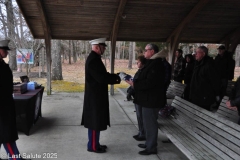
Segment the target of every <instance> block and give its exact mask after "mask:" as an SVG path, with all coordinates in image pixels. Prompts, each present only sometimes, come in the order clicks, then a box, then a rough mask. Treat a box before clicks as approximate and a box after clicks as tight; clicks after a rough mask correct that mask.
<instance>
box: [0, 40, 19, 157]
mask: <svg viewBox="0 0 240 160" xmlns="http://www.w3.org/2000/svg"><path fill="white" fill-rule="evenodd" d="M8 43H9V40H0V148H1V145H2V144H3V146H4V148H5V150H6V152H7V155H8V157H9V158H10V159H11V160H12V159H13V160H23V158H21V156H20V154H19V151H18V148H17V145H16V140H17V139H18V132H17V128H16V113H15V104H14V100H13V96H12V94H13V75H12V71H11V69H10V67H9V65H8V64H6V63H5V62H4V60H3V58H6V57H7V55H8V50H10V49H9V47H8ZM11 157H15V158H11ZM0 159H1V157H0Z"/></svg>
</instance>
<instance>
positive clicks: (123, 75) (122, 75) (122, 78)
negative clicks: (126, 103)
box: [118, 72, 127, 80]
mask: <svg viewBox="0 0 240 160" xmlns="http://www.w3.org/2000/svg"><path fill="white" fill-rule="evenodd" d="M126 75H127V74H126V73H124V72H120V73H119V75H118V76H119V77H120V78H121V80H124V78H125V77H126Z"/></svg>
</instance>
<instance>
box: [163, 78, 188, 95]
mask: <svg viewBox="0 0 240 160" xmlns="http://www.w3.org/2000/svg"><path fill="white" fill-rule="evenodd" d="M185 87H186V84H182V83H179V82H176V81H171V83H170V84H169V86H168V89H167V95H172V96H173V98H174V96H179V97H182V96H183V92H184V90H185Z"/></svg>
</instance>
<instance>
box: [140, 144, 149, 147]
mask: <svg viewBox="0 0 240 160" xmlns="http://www.w3.org/2000/svg"><path fill="white" fill-rule="evenodd" d="M138 147H140V148H147V146H146V145H145V144H138Z"/></svg>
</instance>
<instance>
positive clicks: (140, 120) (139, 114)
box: [134, 104, 145, 138]
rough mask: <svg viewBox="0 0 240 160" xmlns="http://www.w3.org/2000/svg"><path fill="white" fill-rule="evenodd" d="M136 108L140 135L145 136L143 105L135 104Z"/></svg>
mask: <svg viewBox="0 0 240 160" xmlns="http://www.w3.org/2000/svg"><path fill="white" fill-rule="evenodd" d="M134 105H135V109H136V115H137V121H138V131H139V132H138V137H141V138H142V137H145V130H144V126H143V116H142V107H141V106H139V105H137V104H134Z"/></svg>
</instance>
